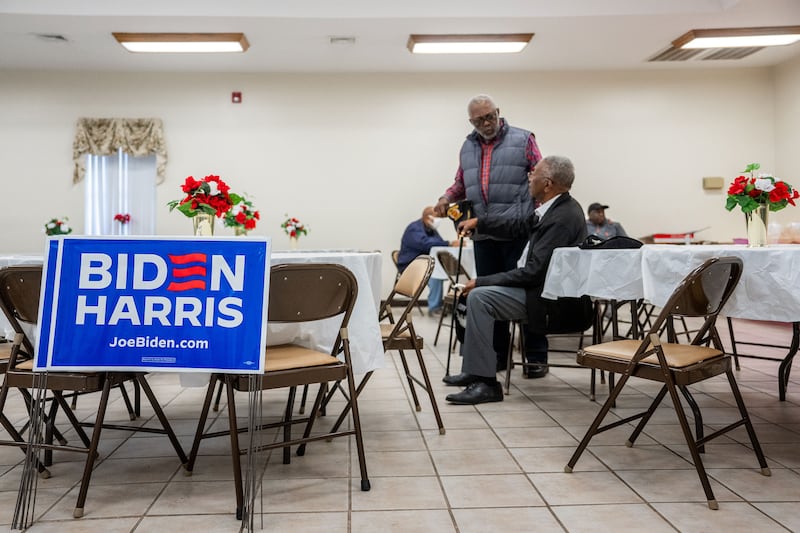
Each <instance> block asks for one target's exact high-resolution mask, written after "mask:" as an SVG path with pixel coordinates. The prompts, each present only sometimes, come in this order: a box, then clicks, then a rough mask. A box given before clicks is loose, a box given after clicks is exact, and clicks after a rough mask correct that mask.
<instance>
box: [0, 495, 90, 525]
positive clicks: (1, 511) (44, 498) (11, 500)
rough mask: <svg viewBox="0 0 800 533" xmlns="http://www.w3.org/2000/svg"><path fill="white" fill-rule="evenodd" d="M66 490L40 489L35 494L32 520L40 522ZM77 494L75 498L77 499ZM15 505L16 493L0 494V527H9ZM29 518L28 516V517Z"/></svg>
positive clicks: (73, 501) (73, 503)
mask: <svg viewBox="0 0 800 533" xmlns="http://www.w3.org/2000/svg"><path fill="white" fill-rule="evenodd" d="M65 492H66V489H61V488H56V489H43V488H40V489H38V490H37V492H36V502H35V507H34V509H33V517H34V520H41V519H42V518H43V517H44V515H46V514H47V512H48V510H49V509H50V508H51V507H52V506H53V504H55V503H56V501H57V500H58V499H59V498H61V497H62V496H64V493H65ZM77 497H78V495H77V493H76V494H75V498H77ZM16 505H17V491H16V490H13V491H4V492H0V525H3V526H5V525H10V524H11V522H12V521H13V519H14V509H15V507H16ZM72 506H73V507H74V506H75V500H74V499H73V500H72ZM28 516H30V514H29V515H28ZM69 518H70V519H71V518H72V511H70V513H69Z"/></svg>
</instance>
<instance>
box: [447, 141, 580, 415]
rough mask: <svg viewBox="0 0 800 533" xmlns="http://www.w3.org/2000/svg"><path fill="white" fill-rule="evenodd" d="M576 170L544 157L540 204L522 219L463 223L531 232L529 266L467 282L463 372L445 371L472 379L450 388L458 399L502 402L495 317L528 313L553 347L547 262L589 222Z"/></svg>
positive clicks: (533, 181) (463, 227)
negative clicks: (574, 191)
mask: <svg viewBox="0 0 800 533" xmlns="http://www.w3.org/2000/svg"><path fill="white" fill-rule="evenodd" d="M574 179H575V170H574V168H573V166H572V162H571V161H570V160H569V159H567V158H566V157H560V156H549V157H546V158H544V159H543V160H542V161H541V162H539V164H538V165H536V166H535V167H534V169H533V170H532V171H531V172H529V173H528V187H529V190H530V194H531V196H532V197H533V198H534V199H535V200H537V202H538V204H539V207H537V208H536V211H535V213H534V214H533V215H532V216H530V217H528V218H523V219H518V220H512V219H508V218H496V217H491V216H489V217H485V218H477V219H476V218H472V219H469V220H466V221H464V222H462V223H461V224H460V225H459V231H461V232H462V233H469V232H472V231H473V230H477V231H478V232H479V233H488V234H492V235H496V236H509V237H510V236H519V235H527V236H528V256H527V260H526V262H525V266H524V267H522V268H517V269H515V270H511V271H508V272H502V273H499V274H492V275H490V276H478V277H477V278H475V279H472V280H469V281H468V282H467V283H466V284H465V287H464V292H466V293H468V294H469V297H468V298H467V324H466V329H465V333H464V335H465V336H464V343H463V344H462V345H461V355H462V357H463V361H462V364H461V374H458V375H454V376H447V377H445V379H444V381H445V383H447V384H448V385H459V386H464V385H466V386H467V388H466V390H464V391H462V392H459V393H456V394H450V395H448V396H447V401H449V402H452V403H457V404H470V405H471V404H477V403H484V402H500V401H502V400H503V389H502V387H501V386H500V383H499V382H498V381H497V379H496V372H495V370H496V369H495V366H496V355H495V352H494V349H493V348H492V336H493V324H494V321H495V320H521V319H524V318H527V320H528V325H529V326H530V330H531V332H530V335H529V337H528V339H529V341H530V340H533V341H534V342H536V343H537V344H538V345H539V346H542V347H543V348H544V351H545V352H546V351H547V337H546V336H545V334H544V333H542V331H543V324H542V322H543V320H544V317H545V315H546V313H545V307H544V303H543V302H542V301H541V294H542V289H543V288H544V280H545V275H546V274H547V267H548V265H549V264H550V258H551V256H552V255H553V250H554V249H555V248H559V247H563V246H576V245H577V244H579V243H580V242H582V241H583V240H584V239H585V238H586V224H585V223H584V219H583V210H582V209H581V206H580V204H578V202H577V201H575V199H574V198H572V196H570V194H569V190H570V188H571V187H572V182H573V180H574Z"/></svg>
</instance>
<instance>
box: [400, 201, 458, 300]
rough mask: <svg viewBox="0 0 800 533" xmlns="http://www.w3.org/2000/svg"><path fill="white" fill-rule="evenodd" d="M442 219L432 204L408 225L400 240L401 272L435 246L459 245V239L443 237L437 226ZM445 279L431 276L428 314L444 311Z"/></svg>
mask: <svg viewBox="0 0 800 533" xmlns="http://www.w3.org/2000/svg"><path fill="white" fill-rule="evenodd" d="M441 221H442V219H441V218H436V217H435V216H434V210H433V207H432V206H428V207H426V208H425V209H423V210H422V218H420V219H418V220H415V221H414V222H412V223H411V224H409V225H408V226H406V229H405V231H404V232H403V238H402V240H401V242H400V254H399V256H398V257H397V268H398V270H399V271H400V272H402V271H403V270H405V269H406V267H407V266H408V265H409V263H411V261H413V260H414V259H415V258H416V257H417V256H420V255H427V254H429V253H430V251H431V248H433V247H434V246H458V241H452V242H448V241H446V240H444V239H442V236H441V235H439V232H438V231H437V230H436V228H437V227H438V226H439V223H440V222H441ZM443 282H444V280H441V279H434V278H431V279H430V281H428V314H429V315H431V316H433V315H438V314H439V313H441V312H442V284H443Z"/></svg>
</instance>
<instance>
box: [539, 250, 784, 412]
mask: <svg viewBox="0 0 800 533" xmlns="http://www.w3.org/2000/svg"><path fill="white" fill-rule="evenodd" d="M720 256H733V257H738V258H740V259H741V260H742V262H743V263H744V271H743V273H742V278H741V280H740V281H739V285H738V286H737V287H736V289H735V290H734V292H733V294H732V295H731V298H730V299H729V300H728V302H727V303H726V304H725V307H724V308H723V309H722V313H721V314H723V315H725V316H727V317H730V318H742V319H749V320H766V321H775V322H792V323H793V324H794V327H793V338H792V341H791V345H790V346H789V347H788V349H789V351H788V353H787V355H786V356H785V357H784V358H783V360H782V362H781V366H780V369H779V382H780V396H781V400H783V399H784V398H785V385H786V379H787V377H788V376H787V374H788V368H789V366H790V365H791V362H792V359H793V357H794V355H795V354H796V353H797V348H798V344H800V338H798V337H800V329H799V328H798V324H800V290H795V289H796V288H797V287H800V246H795V245H791V244H789V245H770V246H767V247H761V248H748V247H746V246H744V245H691V246H686V245H665V244H655V245H645V246H642V247H641V248H640V249H638V250H581V249H579V248H558V249H556V250H555V251H554V252H553V257H552V260H551V262H550V267H549V269H548V271H547V277H546V280H545V287H544V290H543V293H542V295H543V296H544V297H545V298H551V299H555V298H558V297H562V296H581V295H583V294H588V295H589V296H593V297H597V298H609V299H610V298H614V299H617V300H635V299H638V298H644V299H645V300H646V301H648V302H650V303H652V304H653V305H656V306H659V307H661V306H663V305H664V304H665V303H666V302H667V300H668V299H669V296H670V295H671V294H672V291H673V290H674V289H675V287H676V286H677V285H678V283H679V282H680V281H681V280H682V279H683V278H684V277H685V276H686V275H687V274H688V273H689V272H690V271H691V270H693V269H694V268H696V267H697V266H699V265H701V264H702V263H703V262H704V261H706V260H707V259H710V258H712V257H720ZM780 287H783V288H784V290H776V288H780Z"/></svg>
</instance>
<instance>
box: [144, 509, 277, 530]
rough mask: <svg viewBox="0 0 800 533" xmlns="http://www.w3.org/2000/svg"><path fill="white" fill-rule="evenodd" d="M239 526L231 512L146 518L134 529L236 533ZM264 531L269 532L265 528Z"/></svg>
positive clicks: (256, 522) (257, 518)
mask: <svg viewBox="0 0 800 533" xmlns="http://www.w3.org/2000/svg"><path fill="white" fill-rule="evenodd" d="M259 520H260V518H259V517H256V519H255V524H259ZM265 523H266V522H265ZM240 524H241V522H240V521H238V520H236V516H235V515H234V514H233V513H232V512H231V513H228V514H196V515H177V516H146V517H144V518H143V519H142V522H141V523H140V524H139V526H138V527H137V528H136V533H165V532H167V531H176V532H177V531H198V532H200V531H202V532H203V533H206V532H209V533H238V532H239V527H240ZM256 527H258V526H256ZM264 530H265V531H269V529H267V528H265V529H264Z"/></svg>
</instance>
